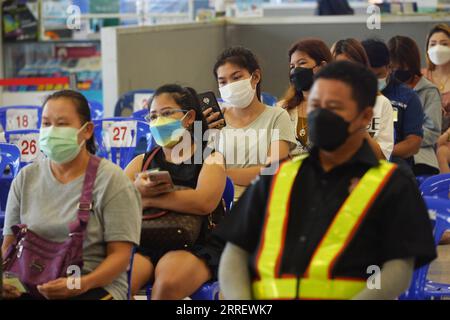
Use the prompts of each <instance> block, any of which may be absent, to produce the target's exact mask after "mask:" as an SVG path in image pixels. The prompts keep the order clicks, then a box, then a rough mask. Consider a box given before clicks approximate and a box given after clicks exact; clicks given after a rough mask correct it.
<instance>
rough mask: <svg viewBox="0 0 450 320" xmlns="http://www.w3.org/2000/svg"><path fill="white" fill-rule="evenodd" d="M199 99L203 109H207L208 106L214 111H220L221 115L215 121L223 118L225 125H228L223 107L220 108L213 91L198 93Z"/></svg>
mask: <svg viewBox="0 0 450 320" xmlns="http://www.w3.org/2000/svg"><path fill="white" fill-rule="evenodd" d="M198 99H199V100H200V107H201V108H202V111H205V110H206V109H208V108H212V110H213V111H212V112H214V113H215V112H219V113H220V116H219V118H217V119H216V120H215V121H219V120H221V119H223V123H224V124H223V127H225V126H226V123H225V117H224V116H223V113H222V109H220V105H219V103H218V102H217V98H216V95H215V94H214V92H212V91H207V92H204V93H200V94H199V95H198Z"/></svg>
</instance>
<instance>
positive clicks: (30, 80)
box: [0, 77, 69, 86]
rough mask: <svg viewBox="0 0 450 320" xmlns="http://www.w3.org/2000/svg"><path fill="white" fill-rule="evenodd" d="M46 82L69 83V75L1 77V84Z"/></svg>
mask: <svg viewBox="0 0 450 320" xmlns="http://www.w3.org/2000/svg"><path fill="white" fill-rule="evenodd" d="M46 84H69V78H68V77H61V78H9V79H0V86H39V85H46Z"/></svg>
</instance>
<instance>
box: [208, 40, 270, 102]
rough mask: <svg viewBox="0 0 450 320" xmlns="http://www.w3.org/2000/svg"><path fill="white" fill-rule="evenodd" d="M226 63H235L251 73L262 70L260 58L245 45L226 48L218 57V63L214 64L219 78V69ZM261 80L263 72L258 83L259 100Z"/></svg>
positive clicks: (215, 72)
mask: <svg viewBox="0 0 450 320" xmlns="http://www.w3.org/2000/svg"><path fill="white" fill-rule="evenodd" d="M226 63H231V64H234V65H236V66H238V67H240V68H242V69H245V70H247V71H248V72H249V73H250V74H253V73H254V72H255V71H256V70H259V71H260V72H261V67H260V65H259V62H258V59H257V58H256V56H255V54H254V53H253V52H251V51H250V50H249V49H247V48H244V47H239V46H238V47H231V48H228V49H225V50H224V51H223V52H222V53H221V54H220V55H219V57H218V58H217V61H216V64H215V65H214V76H215V77H216V80H217V77H218V75H217V69H219V67H221V66H223V65H224V64H226ZM261 82H262V74H261V77H260V80H259V82H258V84H257V85H256V96H257V97H258V100H259V101H261Z"/></svg>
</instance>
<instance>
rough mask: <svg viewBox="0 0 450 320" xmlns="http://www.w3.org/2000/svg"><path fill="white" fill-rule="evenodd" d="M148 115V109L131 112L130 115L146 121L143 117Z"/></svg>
mask: <svg viewBox="0 0 450 320" xmlns="http://www.w3.org/2000/svg"><path fill="white" fill-rule="evenodd" d="M147 115H148V109H142V110H139V111H136V112H133V115H132V117H133V118H134V119H136V120H141V121H147V120H146V119H145V117H146V116H147Z"/></svg>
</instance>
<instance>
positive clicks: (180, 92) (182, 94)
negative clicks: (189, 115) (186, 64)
mask: <svg viewBox="0 0 450 320" xmlns="http://www.w3.org/2000/svg"><path fill="white" fill-rule="evenodd" d="M162 94H168V95H170V97H172V99H173V100H175V102H176V104H177V105H179V106H180V107H181V109H182V110H185V111H191V110H194V111H195V121H200V122H201V124H202V137H203V138H204V135H205V132H206V130H208V123H207V122H206V119H205V117H204V116H203V112H202V109H201V107H200V100H199V98H198V94H197V92H196V91H195V90H194V89H193V88H191V87H182V86H180V85H178V84H165V85H163V86H161V87H159V88H158V89H156V91H155V93H154V95H153V98H152V100H151V101H150V103H149V104H148V109H149V111H150V107H151V104H152V102H153V99H155V98H156V97H158V96H160V95H162ZM203 147H205V145H204V144H203Z"/></svg>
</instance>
